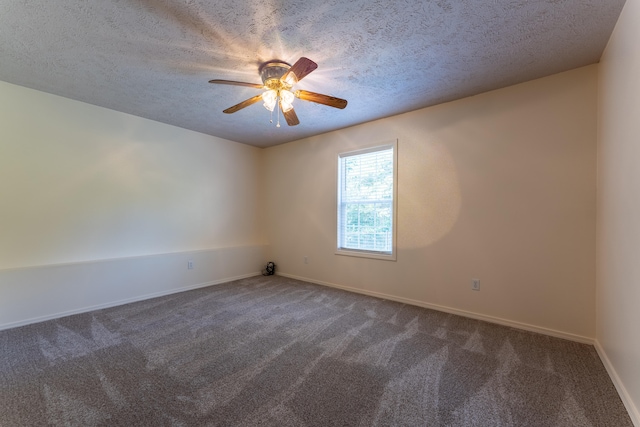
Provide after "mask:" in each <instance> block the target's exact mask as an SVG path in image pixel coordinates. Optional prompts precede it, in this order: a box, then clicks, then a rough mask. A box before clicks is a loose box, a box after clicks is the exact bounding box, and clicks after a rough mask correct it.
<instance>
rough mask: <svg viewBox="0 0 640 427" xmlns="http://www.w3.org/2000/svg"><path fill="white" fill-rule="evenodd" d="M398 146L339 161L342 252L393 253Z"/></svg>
mask: <svg viewBox="0 0 640 427" xmlns="http://www.w3.org/2000/svg"><path fill="white" fill-rule="evenodd" d="M393 151H394V146H393V145H385V146H381V147H376V148H372V149H368V150H362V151H357V152H352V153H345V154H341V155H340V156H339V160H338V169H339V173H338V175H339V176H338V249H339V250H340V249H346V250H353V251H367V252H374V253H379V254H392V252H393V242H394V239H393V231H394V224H393V221H394V212H393V209H394V200H393V198H394V170H393V169H394V152H393Z"/></svg>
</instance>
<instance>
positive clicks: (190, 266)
mask: <svg viewBox="0 0 640 427" xmlns="http://www.w3.org/2000/svg"><path fill="white" fill-rule="evenodd" d="M187 269H188V270H193V260H192V259H190V260H189V261H187Z"/></svg>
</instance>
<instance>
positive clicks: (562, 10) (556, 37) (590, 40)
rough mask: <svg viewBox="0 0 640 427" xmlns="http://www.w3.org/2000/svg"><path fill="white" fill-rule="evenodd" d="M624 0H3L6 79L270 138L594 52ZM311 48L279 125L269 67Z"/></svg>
mask: <svg viewBox="0 0 640 427" xmlns="http://www.w3.org/2000/svg"><path fill="white" fill-rule="evenodd" d="M623 4H624V0H606V1H605V0H475V1H474V0H433V1H429V0H351V1H345V0H325V1H317V0H315V1H311V0H289V1H287V0H259V1H258V0H216V1H211V0H111V1H104V0H55V1H53V0H40V1H24V0H21V1H19V0H3V1H2V2H0V80H4V81H6V82H9V83H14V84H18V85H22V86H26V87H30V88H34V89H38V90H42V91H45V92H50V93H53V94H57V95H61V96H64V97H67V98H71V99H76V100H79V101H84V102H87V103H90V104H95V105H99V106H103V107H107V108H111V109H114V110H118V111H122V112H125V113H130V114H134V115H136V116H141V117H146V118H149V119H153V120H157V121H160V122H164V123H168V124H171V125H175V126H180V127H183V128H187V129H192V130H195V131H198V132H203V133H206V134H210V135H214V136H218V137H221V138H226V139H230V140H233V141H238V142H242V143H246V144H251V145H255V146H261V147H266V146H270V145H276V144H280V143H283V142H288V141H292V140H296V139H300V138H303V137H307V136H311V135H316V134H320V133H324V132H328V131H331V130H334V129H339V128H343V127H347V126H351V125H355V124H358V123H363V122H367V121H371V120H375V119H378V118H382V117H387V116H391V115H395V114H399V113H403V112H407V111H411V110H415V109H419V108H423V107H426V106H429V105H434V104H437V103H441V102H445V101H450V100H453V99H457V98H462V97H465V96H469V95H474V94H477V93H481V92H484V91H488V90H492V89H497V88H500V87H504V86H509V85H512V84H515V83H519V82H523V81H527V80H531V79H534V78H538V77H543V76H546V75H550V74H554V73H558V72H561V71H565V70H569V69H572V68H576V67H580V66H584V65H588V64H592V63H595V62H597V61H598V60H599V58H600V56H601V54H602V51H603V49H604V47H605V45H606V43H607V41H608V39H609V36H610V34H611V32H612V30H613V27H614V25H615V22H616V20H617V18H618V16H619V14H620V11H621V9H622V6H623ZM301 56H306V57H308V58H310V59H312V60H314V61H315V62H317V63H318V69H317V70H316V71H314V72H313V73H311V74H310V75H309V76H307V77H306V78H305V79H304V80H302V81H301V82H300V83H298V85H297V86H296V88H297V89H305V90H309V91H314V92H320V93H324V94H328V95H333V96H336V97H340V98H345V99H347V100H348V101H349V105H348V106H347V108H346V109H344V110H338V109H333V108H330V107H326V106H323V105H318V104H313V103H310V102H305V101H302V100H295V102H294V106H295V109H296V112H297V115H298V117H299V119H300V122H301V123H300V125H298V126H295V127H288V126H286V124H284V122H283V126H282V127H281V128H276V127H275V125H274V124H270V123H269V112H268V111H267V110H265V109H264V108H263V107H262V105H261V103H258V104H255V105H252V106H250V107H247V108H245V109H243V110H241V111H239V112H237V113H235V114H232V115H228V114H223V113H222V110H224V109H225V108H227V107H230V106H232V105H234V104H237V103H238V102H240V101H243V100H245V99H247V98H250V97H252V96H254V95H256V94H258V93H260V92H259V90H257V89H252V88H248V87H239V86H223V85H211V84H209V83H207V82H208V80H210V79H227V80H239V81H245V82H252V83H260V77H259V75H258V67H259V65H260V64H261V63H262V62H264V61H267V60H271V59H280V60H284V61H287V62H289V63H291V64H293V63H294V62H295V61H296V60H297V59H298V58H299V57H301Z"/></svg>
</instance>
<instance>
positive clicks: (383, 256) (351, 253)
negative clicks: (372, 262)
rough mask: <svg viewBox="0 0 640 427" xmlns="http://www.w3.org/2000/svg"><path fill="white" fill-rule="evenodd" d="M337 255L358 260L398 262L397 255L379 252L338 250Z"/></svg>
mask: <svg viewBox="0 0 640 427" xmlns="http://www.w3.org/2000/svg"><path fill="white" fill-rule="evenodd" d="M335 254H336V255H342V256H352V257H357V258H370V259H379V260H383V261H397V259H396V253H395V252H394V253H392V254H383V253H379V252H368V251H355V250H349V249H337V250H336V252H335Z"/></svg>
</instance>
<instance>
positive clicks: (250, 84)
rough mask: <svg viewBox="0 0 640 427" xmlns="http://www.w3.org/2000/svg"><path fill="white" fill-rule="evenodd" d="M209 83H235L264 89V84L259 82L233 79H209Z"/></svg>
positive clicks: (234, 84)
mask: <svg viewBox="0 0 640 427" xmlns="http://www.w3.org/2000/svg"><path fill="white" fill-rule="evenodd" d="M209 83H215V84H219V85H233V86H246V87H255V88H256V89H263V88H264V85H261V84H258V83H245V82H234V81H233V80H218V79H216V80H209Z"/></svg>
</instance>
